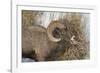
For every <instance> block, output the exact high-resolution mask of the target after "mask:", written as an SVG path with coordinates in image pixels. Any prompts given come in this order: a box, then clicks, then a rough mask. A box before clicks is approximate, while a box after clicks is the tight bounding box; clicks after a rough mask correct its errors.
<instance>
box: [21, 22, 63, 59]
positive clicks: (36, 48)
mask: <svg viewBox="0 0 100 73" xmlns="http://www.w3.org/2000/svg"><path fill="white" fill-rule="evenodd" d="M63 29H65V26H64V25H63V24H62V23H60V22H59V21H53V22H51V23H50V24H49V26H48V27H47V29H46V28H44V27H42V26H40V25H33V26H30V27H28V28H23V29H22V56H23V57H31V58H35V59H36V60H38V61H44V60H45V59H46V57H48V55H49V54H50V52H51V51H52V50H54V49H55V48H56V47H57V46H58V45H59V44H58V42H59V41H61V40H62V39H61V36H60V33H59V32H61V31H63ZM55 30H57V31H56V32H54V31H55ZM53 33H54V34H57V36H55V35H54V34H53ZM34 55H35V57H34Z"/></svg>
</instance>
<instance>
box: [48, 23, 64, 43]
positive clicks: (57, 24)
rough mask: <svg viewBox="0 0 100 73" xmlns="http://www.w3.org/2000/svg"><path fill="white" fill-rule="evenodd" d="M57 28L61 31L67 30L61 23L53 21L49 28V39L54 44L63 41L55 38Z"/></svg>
mask: <svg viewBox="0 0 100 73" xmlns="http://www.w3.org/2000/svg"><path fill="white" fill-rule="evenodd" d="M55 28H59V29H63V28H65V26H64V25H63V24H62V23H60V22H59V21H52V22H51V23H50V24H49V26H48V27H47V35H48V37H49V39H50V40H51V41H53V42H59V41H60V40H61V38H55V37H54V36H53V31H54V30H55Z"/></svg>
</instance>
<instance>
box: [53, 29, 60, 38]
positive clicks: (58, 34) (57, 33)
mask: <svg viewBox="0 0 100 73" xmlns="http://www.w3.org/2000/svg"><path fill="white" fill-rule="evenodd" d="M60 34H61V30H60V29H59V28H55V29H54V31H53V32H52V35H53V36H54V37H55V38H60Z"/></svg>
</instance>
